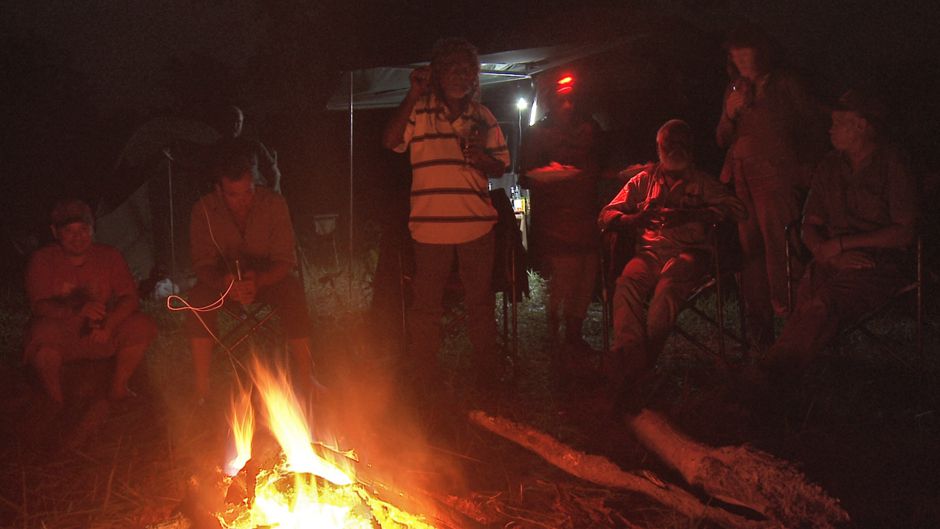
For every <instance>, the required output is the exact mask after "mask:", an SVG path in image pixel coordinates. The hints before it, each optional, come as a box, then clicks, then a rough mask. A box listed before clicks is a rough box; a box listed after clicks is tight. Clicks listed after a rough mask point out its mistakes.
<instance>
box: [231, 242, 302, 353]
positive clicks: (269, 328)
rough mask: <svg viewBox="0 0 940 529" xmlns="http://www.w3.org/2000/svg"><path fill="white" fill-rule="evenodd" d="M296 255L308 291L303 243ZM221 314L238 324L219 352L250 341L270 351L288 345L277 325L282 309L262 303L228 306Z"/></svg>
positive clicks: (295, 248) (298, 270)
mask: <svg viewBox="0 0 940 529" xmlns="http://www.w3.org/2000/svg"><path fill="white" fill-rule="evenodd" d="M294 251H295V253H296V255H297V266H296V267H295V271H296V273H297V274H298V276H299V279H300V285H301V287H302V288H304V289H305V290H306V272H307V258H306V255H305V254H304V251H303V248H302V247H301V246H300V243H299V242H298V243H297V244H295V246H294ZM221 312H222V314H225V315H227V316H228V317H229V318H230V319H232V320H234V324H233V325H232V326H231V327H230V328H228V329H227V330H226V332H224V333H220V335H219V342H220V343H219V344H217V347H218V348H223V349H226V350H228V351H234V350H235V349H237V348H238V347H239V346H240V345H242V344H243V343H245V342H246V341H247V340H249V339H252V340H257V342H259V343H261V344H264V345H266V346H269V347H274V348H280V346H283V345H284V343H285V341H286V336H285V335H284V333H283V331H282V330H281V328H280V325H279V324H278V323H279V322H277V321H276V320H277V319H276V318H275V316H277V312H278V308H277V307H276V306H274V305H270V304H267V303H261V302H255V303H253V304H251V305H247V306H241V305H238V304H235V303H226V304H225V305H223V306H222V309H221Z"/></svg>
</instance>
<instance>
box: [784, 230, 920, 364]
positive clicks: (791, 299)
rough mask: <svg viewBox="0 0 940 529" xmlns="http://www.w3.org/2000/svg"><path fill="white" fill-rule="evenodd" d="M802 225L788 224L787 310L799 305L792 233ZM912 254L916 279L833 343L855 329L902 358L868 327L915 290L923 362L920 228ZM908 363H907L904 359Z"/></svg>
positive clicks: (917, 348) (916, 338) (917, 334)
mask: <svg viewBox="0 0 940 529" xmlns="http://www.w3.org/2000/svg"><path fill="white" fill-rule="evenodd" d="M799 226H800V222H799V221H794V222H791V223H790V224H787V226H786V227H785V230H786V234H787V239H786V240H787V246H786V259H787V262H786V272H787V309H788V312H790V313H792V312H793V310H795V308H796V300H795V292H794V289H795V288H796V285H797V284H798V283H799V279H798V278H795V277H794V274H793V266H792V263H793V261H792V260H793V259H794V258H795V255H794V254H795V253H796V249H795V248H793V245H794V240H795V239H794V237H792V235H793V234H794V233H795V231H794V230H796V229H798V228H799ZM912 250H913V257H914V270H913V272H914V274H913V279H912V280H910V281H908V282H906V283H905V284H904V285H902V286H901V287H900V288H898V289H897V290H895V291H894V292H893V293H892V294H891V295H890V296H889V297H888V298H887V299H885V300H884V301H883V302H882V303H880V304H878V305H877V306H875V307H873V308H872V309H871V310H869V311H867V312H865V313H864V314H862V315H861V316H859V317H858V318H856V319H855V321H854V322H852V323H850V324H848V325H846V326H845V327H843V328H842V329H840V330H839V333H838V335H837V336H836V338H835V340H834V341H833V344H835V343H838V342H839V341H841V340H844V339H845V338H846V337H848V336H849V335H850V334H852V333H854V332H856V331H857V332H860V333H862V334H863V335H865V336H866V337H867V338H868V339H869V340H871V341H872V342H873V343H874V344H875V346H877V347H878V348H880V349H882V350H883V351H885V352H887V353H889V354H891V355H892V356H894V357H895V358H898V359H901V358H902V357H901V355H899V354H898V352H897V350H895V349H894V348H892V347H891V346H890V345H889V344H888V343H887V342H888V341H889V340H888V339H887V337H885V336H879V335H877V334H876V333H875V332H874V331H872V330H871V328H869V327H868V323H869V322H870V321H871V320H872V319H873V318H875V317H876V316H878V315H880V314H882V313H884V312H885V311H886V310H888V309H890V308H891V307H893V306H895V305H897V304H899V303H901V302H902V301H903V300H904V298H905V297H907V296H908V294H910V293H911V292H913V293H914V304H915V306H914V312H915V316H914V320H915V325H916V328H915V334H916V336H915V344H914V346H915V350H916V353H917V359H918V362H920V363H921V364H922V363H923V361H924V285H925V283H924V241H923V237H922V235H921V234H920V232H919V231H918V233H917V236H916V238H915V241H914V245H913V248H912ZM902 362H903V360H902ZM905 363H906V362H905Z"/></svg>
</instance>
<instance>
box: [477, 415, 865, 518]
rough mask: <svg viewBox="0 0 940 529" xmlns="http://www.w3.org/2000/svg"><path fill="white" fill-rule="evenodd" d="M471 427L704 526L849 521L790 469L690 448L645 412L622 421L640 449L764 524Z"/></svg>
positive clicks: (535, 437) (510, 434)
mask: <svg viewBox="0 0 940 529" xmlns="http://www.w3.org/2000/svg"><path fill="white" fill-rule="evenodd" d="M470 419H471V420H472V421H473V422H474V423H476V424H478V425H480V426H482V427H483V428H485V429H487V430H489V431H491V432H493V433H496V434H498V435H500V436H502V437H505V438H507V439H509V440H511V441H513V442H515V443H517V444H519V445H520V446H522V447H524V448H526V449H528V450H531V451H532V452H535V453H536V454H538V455H539V456H541V457H542V458H543V459H545V460H546V461H548V462H549V463H551V464H552V465H554V466H556V467H558V468H560V469H561V470H564V471H565V472H567V473H569V474H571V475H573V476H576V477H578V478H581V479H584V480H586V481H590V482H592V483H597V484H599V485H603V486H606V487H614V488H619V489H626V490H630V491H634V492H638V493H640V494H644V495H646V496H648V497H650V498H652V499H654V500H656V501H658V502H659V503H662V504H663V505H666V506H668V507H671V508H673V509H675V510H676V511H678V512H680V513H682V514H684V515H686V516H688V517H690V518H703V519H705V520H708V521H710V522H713V523H716V524H719V525H721V526H723V527H728V528H731V529H737V528H754V529H756V528H770V527H812V528H814V529H826V528H832V527H835V526H836V525H838V524H840V523H845V522H847V521H848V520H849V516H848V514H847V513H846V512H845V511H844V510H842V508H841V507H840V506H839V504H838V501H837V500H835V499H833V498H831V497H829V496H828V495H827V494H826V493H825V492H824V491H823V490H822V489H821V488H820V487H819V486H817V485H813V484H810V483H807V482H806V480H805V477H804V476H803V475H802V474H801V473H799V472H798V471H796V470H795V469H794V468H793V467H792V465H791V464H789V463H787V462H785V461H781V460H778V459H776V458H774V457H773V456H770V455H769V454H766V453H763V452H759V451H757V450H753V449H751V448H749V447H723V448H717V449H716V448H711V447H708V446H705V445H702V444H700V443H696V442H694V441H692V440H690V439H689V438H687V437H686V436H684V435H682V434H681V433H679V432H678V431H677V430H675V429H674V428H672V427H671V426H670V425H669V424H668V423H667V422H666V420H665V419H664V418H663V417H661V416H660V415H657V414H655V413H654V412H651V411H643V412H642V413H640V414H639V415H638V416H637V417H635V418H632V419H631V420H629V421H628V423H629V425H630V427H631V428H632V430H633V431H634V433H635V434H636V435H637V437H638V438H639V439H640V441H641V442H642V443H643V444H644V446H646V447H648V448H650V449H651V450H652V451H654V452H655V453H656V454H657V455H659V456H660V457H661V458H662V459H663V460H664V461H665V462H667V463H668V464H669V465H670V466H672V467H674V468H675V469H676V470H678V471H679V472H680V473H681V474H682V476H683V478H685V479H686V481H687V482H688V483H689V484H692V485H696V486H701V487H702V488H703V489H704V490H705V492H707V493H708V494H709V495H711V496H713V497H715V498H717V499H719V500H721V501H724V502H726V503H729V504H734V505H738V506H742V507H746V508H749V509H751V510H753V511H755V512H756V513H760V514H761V515H763V516H764V518H765V519H764V520H751V519H748V518H745V517H743V516H740V515H737V514H733V513H731V512H728V511H725V510H723V509H721V508H718V507H713V506H709V505H704V504H702V503H701V502H700V501H699V500H698V499H697V498H696V497H695V496H693V495H691V494H690V493H688V492H687V491H685V490H683V489H680V488H678V487H676V486H674V485H671V484H668V483H664V482H662V481H661V480H659V479H658V478H656V477H655V476H653V475H652V474H651V473H649V472H642V473H638V472H627V471H624V470H622V469H621V468H620V467H618V466H617V465H615V464H614V463H613V462H611V461H610V460H608V459H606V458H604V457H601V456H597V455H589V454H585V453H582V452H579V451H577V450H574V449H573V448H571V447H569V446H566V445H564V444H563V443H561V442H559V441H558V440H556V439H554V438H552V437H551V436H549V435H547V434H545V433H542V432H539V431H537V430H535V429H533V428H531V427H528V426H525V425H520V424H517V423H514V422H512V421H509V420H507V419H503V418H499V417H491V416H488V415H486V414H485V413H483V412H480V411H475V412H471V414H470Z"/></svg>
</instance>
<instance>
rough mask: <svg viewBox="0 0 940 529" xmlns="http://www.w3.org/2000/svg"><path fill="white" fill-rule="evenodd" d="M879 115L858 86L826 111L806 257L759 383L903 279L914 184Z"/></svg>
mask: <svg viewBox="0 0 940 529" xmlns="http://www.w3.org/2000/svg"><path fill="white" fill-rule="evenodd" d="M886 117H887V110H886V108H885V106H884V105H883V104H882V103H881V102H880V101H878V100H877V99H875V98H873V97H871V96H870V95H866V94H864V93H862V92H858V91H849V92H846V93H845V94H844V95H843V96H842V97H841V98H840V99H839V101H838V103H837V104H836V106H835V107H834V108H833V110H832V127H831V129H830V131H829V136H830V139H831V141H832V146H833V147H834V150H833V151H831V152H830V153H829V154H828V155H827V156H826V157H825V158H823V160H822V162H821V163H820V164H819V166H818V167H817V168H816V171H815V173H814V175H813V183H812V187H811V188H810V194H809V197H808V198H807V202H806V207H805V209H804V213H803V242H804V243H805V244H806V247H807V248H808V249H809V250H810V252H811V253H812V255H813V260H812V262H811V263H810V265H809V268H808V270H807V273H806V274H805V275H804V276H803V279H802V280H801V282H800V286H799V290H798V292H797V303H796V308H795V310H794V312H793V314H792V315H791V316H790V318H789V319H788V320H787V323H786V325H785V326H784V328H783V331H782V332H781V334H780V337H779V338H778V339H777V341H776V343H775V344H774V345H773V347H771V348H770V349H769V350H768V352H767V354H766V355H765V356H764V357H763V358H762V359H761V361H760V363H759V366H758V371H759V372H761V373H762V375H763V376H761V377H760V378H761V379H763V380H764V381H766V383H777V384H786V383H788V382H792V381H794V379H795V378H796V377H797V376H799V375H801V374H802V373H803V371H804V370H805V369H806V367H807V366H808V365H809V364H810V362H811V361H812V360H813V359H814V357H815V355H816V353H817V352H818V351H819V350H821V349H822V348H823V347H824V346H825V345H826V344H828V343H829V342H830V341H831V340H832V339H833V338H834V337H835V336H836V335H837V334H838V332H839V331H840V329H841V328H842V327H843V326H844V325H846V324H848V323H851V322H852V321H854V320H855V319H857V318H859V317H860V316H861V315H863V314H865V313H866V312H868V311H869V310H871V309H873V308H875V307H876V306H878V305H879V304H880V303H881V302H882V301H884V300H885V299H887V298H888V297H889V296H890V295H891V294H892V293H893V292H894V291H896V290H897V288H899V287H900V286H901V285H902V284H903V282H904V275H903V273H902V269H901V268H900V267H901V266H902V265H901V263H903V262H904V261H905V249H906V248H908V247H909V246H910V245H911V243H912V242H913V241H914V238H915V221H916V218H917V198H916V193H917V191H916V184H915V181H914V177H913V176H912V175H911V173H910V172H909V171H908V169H907V163H906V160H905V157H904V156H903V155H902V154H901V153H900V152H899V150H898V149H897V148H894V147H892V146H890V145H889V144H888V143H887V142H886V141H885V140H884V135H883V132H884V123H885V119H886ZM756 374H757V373H752V375H756Z"/></svg>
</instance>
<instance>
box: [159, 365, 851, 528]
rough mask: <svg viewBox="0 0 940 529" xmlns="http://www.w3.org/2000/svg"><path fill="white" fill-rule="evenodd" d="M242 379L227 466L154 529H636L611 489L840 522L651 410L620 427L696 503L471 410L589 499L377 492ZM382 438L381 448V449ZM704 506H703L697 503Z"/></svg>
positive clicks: (782, 480)
mask: <svg viewBox="0 0 940 529" xmlns="http://www.w3.org/2000/svg"><path fill="white" fill-rule="evenodd" d="M248 371H249V374H250V379H251V384H246V385H244V386H243V385H238V386H237V387H236V390H235V391H234V392H233V395H232V399H231V403H230V409H229V413H228V424H229V426H230V428H229V429H230V432H231V435H230V436H229V439H228V442H227V444H228V446H227V448H228V450H229V452H228V453H227V454H226V456H225V457H224V458H223V460H224V464H223V465H222V466H221V468H220V469H219V470H218V471H217V472H216V473H215V474H214V475H213V476H212V477H211V478H208V479H203V480H201V481H197V480H195V479H193V480H192V481H191V482H190V484H189V488H188V491H187V497H186V498H185V499H184V502H183V506H181V509H180V511H181V512H182V513H183V515H184V516H182V517H177V518H175V519H173V520H170V521H168V522H166V523H164V524H160V525H158V526H151V529H189V528H190V527H195V528H196V529H216V528H218V529H269V528H279V529H304V528H317V529H333V528H343V529H360V528H361V529H391V528H395V529H432V528H433V529H466V528H468V527H497V526H498V527H504V526H508V525H517V526H519V527H580V525H577V523H576V520H581V519H582V518H583V519H584V520H587V521H589V522H590V523H591V525H590V526H591V527H615V526H622V525H624V524H626V525H628V526H636V524H634V523H633V522H629V521H628V520H627V518H626V516H627V515H629V514H630V513H629V511H623V512H614V510H613V509H612V508H611V507H609V506H607V505H606V501H605V497H606V496H605V493H604V491H607V493H608V496H610V497H612V496H611V495H613V494H616V493H617V491H623V492H629V493H638V494H640V495H643V496H646V497H647V498H649V499H651V500H653V501H654V502H656V503H658V504H660V505H662V506H664V507H666V508H667V509H668V510H671V511H673V512H675V513H678V514H681V515H684V516H686V517H687V518H688V519H690V520H703V521H707V522H709V523H711V524H713V525H715V526H719V527H724V528H727V529H779V528H795V527H801V528H802V527H806V528H813V529H834V528H836V527H839V526H841V525H844V524H845V523H847V522H848V521H849V516H848V513H847V512H845V510H844V509H842V507H841V506H840V504H839V501H838V500H837V499H835V498H832V497H831V496H829V495H828V494H827V493H826V491H825V490H823V489H822V488H821V487H819V486H818V485H815V484H813V483H811V482H809V481H808V480H807V479H806V476H804V475H803V474H802V473H801V472H800V471H799V470H798V469H796V468H795V467H794V465H793V464H791V463H789V462H787V461H785V460H781V459H778V458H775V457H773V456H771V455H770V454H766V453H763V452H760V451H758V450H755V449H753V448H751V447H749V446H746V445H745V446H724V447H711V446H708V445H704V444H702V443H699V442H697V441H695V440H693V439H691V438H689V437H688V436H686V435H685V434H683V433H682V432H681V431H679V430H678V429H676V428H675V427H673V426H672V425H671V424H670V423H669V422H668V421H667V420H666V418H665V417H664V416H662V415H660V414H658V413H655V412H652V411H649V410H643V411H641V412H640V413H639V414H637V415H635V416H627V417H625V426H626V427H627V428H629V430H630V431H631V432H632V433H633V434H634V436H635V437H636V439H637V440H638V441H639V442H640V443H641V444H642V445H643V446H644V447H646V448H647V449H648V450H649V451H650V452H651V453H653V454H655V455H657V456H658V457H659V458H660V459H661V460H662V461H663V462H664V463H666V464H667V465H668V466H670V467H672V468H673V469H675V470H676V471H677V472H678V475H679V476H681V478H682V480H683V481H684V482H685V484H686V485H690V486H692V487H695V488H697V489H698V495H696V494H693V493H692V492H690V491H689V490H686V488H685V487H683V485H681V484H675V483H669V482H668V480H666V479H663V478H660V477H658V476H656V474H654V473H653V472H651V471H647V470H624V469H622V468H620V467H619V466H617V465H616V464H615V463H614V462H613V461H611V460H609V459H607V458H605V457H603V456H599V455H593V454H588V453H584V452H580V451H578V450H577V449H575V448H573V447H571V446H567V445H565V444H563V443H561V442H559V441H558V440H557V439H555V438H553V437H552V436H550V435H548V434H546V433H544V432H541V431H538V430H536V429H534V428H532V427H530V426H527V425H525V424H522V423H516V422H513V421H511V420H508V419H505V418H502V417H498V416H491V415H488V414H487V413H484V412H482V411H471V412H470V413H469V415H468V416H467V419H469V421H470V422H471V423H473V424H475V425H477V426H479V427H480V428H482V429H484V430H487V431H489V432H492V433H493V434H496V435H497V436H499V437H501V438H503V439H505V440H508V441H512V442H514V443H516V444H518V445H520V446H521V447H524V448H526V449H527V450H530V451H532V452H534V453H535V454H538V455H539V456H541V458H542V459H544V460H545V461H546V462H548V463H550V464H551V465H554V466H555V467H557V468H558V469H561V470H563V471H565V472H566V473H568V474H570V475H572V476H574V477H576V478H578V479H579V480H580V482H581V483H587V484H590V485H592V486H593V487H594V488H593V489H591V490H590V491H588V489H584V490H581V489H577V488H576V486H575V485H573V484H567V485H566V484H565V483H563V482H555V483H551V484H550V486H549V487H548V488H546V489H544V490H543V492H542V493H539V492H534V493H532V494H523V493H522V492H523V491H525V490H530V491H536V490H537V489H538V488H537V487H536V488H532V487H528V486H524V485H520V493H519V494H515V493H512V492H511V491H510V492H506V491H497V492H495V493H487V492H483V493H477V492H476V491H472V490H471V491H465V494H464V495H462V496H455V495H452V494H450V493H448V492H447V491H446V490H444V489H435V490H426V489H425V488H424V487H423V486H421V485H420V484H417V483H409V484H408V485H407V487H408V488H407V490H406V489H402V488H399V487H398V486H392V485H389V484H388V483H387V482H386V481H385V480H386V479H388V477H389V473H388V472H389V470H388V468H386V469H385V475H384V476H383V473H382V471H381V470H379V469H377V468H375V467H374V466H373V465H371V464H364V463H363V462H362V461H360V458H359V457H358V455H357V454H356V452H354V451H352V450H343V449H342V447H341V446H340V443H338V442H336V441H335V440H332V439H328V438H327V436H325V435H324V434H323V433H322V432H319V431H316V429H314V428H312V426H311V425H312V424H313V425H315V426H317V429H322V428H323V426H322V425H320V424H314V423H312V421H311V418H312V415H311V411H310V410H309V409H306V408H305V407H304V405H303V403H302V402H301V401H300V400H299V399H298V397H297V395H296V394H295V393H294V391H293V389H292V387H293V386H292V384H291V381H290V379H289V377H288V376H287V374H286V372H285V371H284V370H283V369H280V368H277V367H269V366H268V365H265V364H263V363H262V362H260V361H258V360H257V359H254V360H253V361H252V362H251V366H250V369H249V370H248ZM318 411H319V410H318ZM366 424H367V426H368V427H370V428H372V427H375V426H376V425H374V424H372V423H371V422H368V421H367V423H366ZM380 438H381V440H382V443H383V446H385V447H386V448H387V446H386V445H387V444H388V443H387V441H388V438H387V437H386V436H380ZM367 452H368V453H371V452H370V451H368V450H367ZM393 452H394V453H395V454H396V459H398V460H402V459H403V456H402V455H401V454H400V453H399V452H398V451H397V450H393ZM369 460H370V458H366V462H368V461H369ZM402 468H404V466H399V467H398V469H399V470H398V472H399V473H400V472H401V469H402ZM394 473H395V472H394V471H393V472H392V474H394ZM415 485H417V486H415ZM597 487H600V488H599V489H598V488H597ZM434 488H435V487H432V489H434ZM538 490H542V489H538ZM550 491H554V494H555V495H554V499H551V500H550V501H548V503H545V502H544V501H542V503H541V504H539V505H527V504H526V501H527V498H528V500H530V501H535V502H539V501H540V500H539V498H542V497H543V496H545V497H546V498H547V497H549V496H551V494H549V492H550ZM565 491H567V492H565ZM592 494H593V496H592ZM700 495H705V496H707V497H708V498H710V499H708V500H707V502H703V500H702V498H701V497H700ZM608 499H609V498H608ZM543 500H544V498H543ZM729 507H730V508H729ZM618 520H619V522H618ZM621 522H622V523H621ZM573 524H574V525H573Z"/></svg>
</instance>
